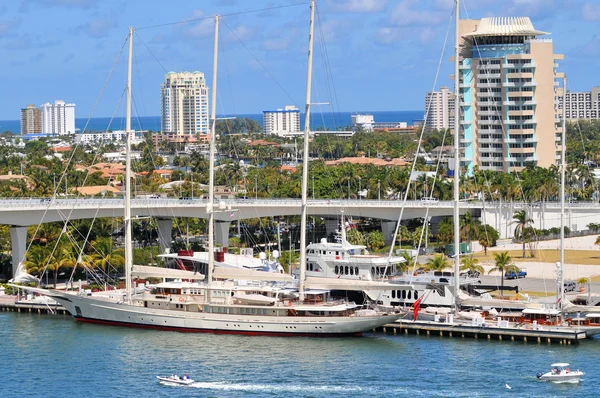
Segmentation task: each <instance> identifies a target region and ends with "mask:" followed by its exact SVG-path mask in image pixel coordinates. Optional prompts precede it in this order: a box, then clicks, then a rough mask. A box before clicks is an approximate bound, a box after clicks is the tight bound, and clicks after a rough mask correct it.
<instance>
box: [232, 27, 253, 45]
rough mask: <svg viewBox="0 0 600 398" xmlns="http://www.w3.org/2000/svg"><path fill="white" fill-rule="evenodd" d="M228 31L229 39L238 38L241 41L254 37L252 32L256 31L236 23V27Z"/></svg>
mask: <svg viewBox="0 0 600 398" xmlns="http://www.w3.org/2000/svg"><path fill="white" fill-rule="evenodd" d="M229 33H230V36H231V37H230V39H231V40H234V39H235V40H237V39H238V38H239V39H240V40H242V41H246V40H250V39H252V38H253V37H254V34H255V33H256V31H255V30H254V29H253V28H251V27H249V26H246V25H238V26H236V27H234V28H233V29H232V31H230V32H229Z"/></svg>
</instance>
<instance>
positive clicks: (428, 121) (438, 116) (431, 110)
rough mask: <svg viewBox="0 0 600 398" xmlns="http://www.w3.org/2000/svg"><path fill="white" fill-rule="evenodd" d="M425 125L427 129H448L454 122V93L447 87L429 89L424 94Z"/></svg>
mask: <svg viewBox="0 0 600 398" xmlns="http://www.w3.org/2000/svg"><path fill="white" fill-rule="evenodd" d="M424 120H425V122H424V124H425V127H426V128H427V129H428V130H429V129H437V130H443V129H448V128H450V127H451V126H453V124H454V94H453V93H452V92H450V90H449V89H448V87H440V91H431V92H428V93H427V94H426V95H425V116H424Z"/></svg>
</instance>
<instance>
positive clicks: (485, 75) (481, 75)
mask: <svg viewBox="0 0 600 398" xmlns="http://www.w3.org/2000/svg"><path fill="white" fill-rule="evenodd" d="M477 77H478V78H480V79H500V78H502V74H501V73H479V74H478V75H477Z"/></svg>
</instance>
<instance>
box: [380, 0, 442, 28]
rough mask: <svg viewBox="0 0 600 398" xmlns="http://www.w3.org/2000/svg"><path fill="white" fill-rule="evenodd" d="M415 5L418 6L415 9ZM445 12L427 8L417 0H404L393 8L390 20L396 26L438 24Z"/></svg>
mask: <svg viewBox="0 0 600 398" xmlns="http://www.w3.org/2000/svg"><path fill="white" fill-rule="evenodd" d="M413 5H416V6H417V8H415V9H413V7H412V6H413ZM444 14H445V13H442V12H438V11H433V10H429V9H425V8H423V7H422V5H421V3H420V2H419V1H417V0H402V1H400V2H399V3H398V4H397V5H396V7H394V8H393V9H392V12H391V14H390V17H389V21H390V23H391V24H392V25H395V26H422V25H436V24H438V23H440V22H441V21H442V20H443V19H444V18H443V17H442V15H444Z"/></svg>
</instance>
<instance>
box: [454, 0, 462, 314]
mask: <svg viewBox="0 0 600 398" xmlns="http://www.w3.org/2000/svg"><path fill="white" fill-rule="evenodd" d="M455 7H456V15H455V17H456V26H455V36H454V40H455V43H454V217H453V220H454V310H455V312H458V311H459V309H460V307H459V305H460V304H459V298H458V294H459V292H460V280H459V275H460V254H459V253H460V223H459V221H460V213H459V199H460V191H459V184H460V181H459V178H460V132H459V129H460V76H459V73H460V70H459V68H458V65H459V63H460V58H459V57H460V31H459V23H460V0H455Z"/></svg>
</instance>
